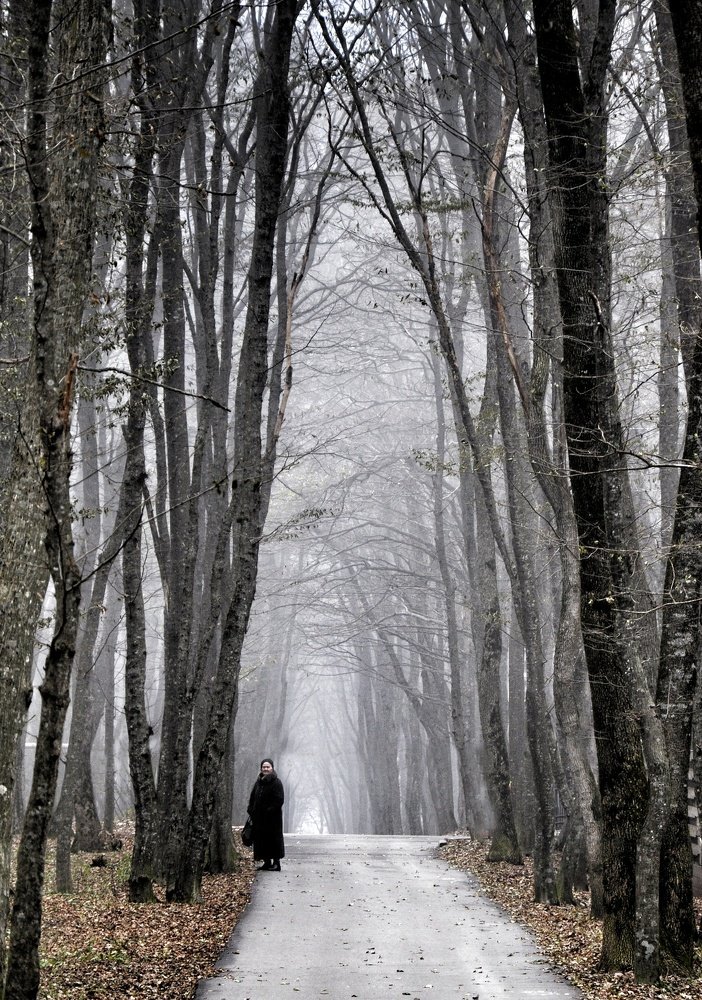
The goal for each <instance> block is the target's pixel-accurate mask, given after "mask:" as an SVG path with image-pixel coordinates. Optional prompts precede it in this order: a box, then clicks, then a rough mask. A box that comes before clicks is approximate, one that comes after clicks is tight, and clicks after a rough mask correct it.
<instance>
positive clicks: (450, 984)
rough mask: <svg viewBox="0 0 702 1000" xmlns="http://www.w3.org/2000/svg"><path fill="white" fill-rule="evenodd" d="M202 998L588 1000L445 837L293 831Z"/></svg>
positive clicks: (257, 887) (261, 879)
mask: <svg viewBox="0 0 702 1000" xmlns="http://www.w3.org/2000/svg"><path fill="white" fill-rule="evenodd" d="M285 844H286V851H287V857H286V858H285V859H284V860H283V861H282V868H283V870H282V871H281V872H280V873H278V872H260V873H259V874H258V875H257V876H256V882H255V884H254V887H253V895H252V899H251V902H250V903H249V905H248V907H247V908H246V911H245V912H244V915H243V917H242V918H241V919H240V920H239V922H238V924H237V926H236V928H235V930H234V933H233V934H232V937H231V939H230V941H229V944H228V946H227V948H226V949H225V951H224V953H223V955H222V956H221V958H220V960H219V962H218V964H217V974H216V975H215V977H214V978H211V979H207V980H203V981H202V982H201V983H200V985H199V987H198V990H197V993H196V1000H294V998H296V997H300V998H301V1000H303V998H304V1000H312V998H316V997H327V998H331V1000H352V998H354V997H356V998H358V1000H384V998H388V1000H395V998H398V1000H399V998H406V997H409V998H410V1000H454V998H455V1000H475V998H478V1000H503V998H507V997H509V1000H537V998H550V1000H580V998H581V997H582V994H581V993H580V992H579V991H578V990H576V989H575V988H574V987H572V986H570V985H568V984H567V983H566V982H565V981H564V980H563V979H562V978H561V977H559V976H558V975H557V974H556V973H555V972H553V971H551V970H550V969H549V967H548V963H547V962H546V960H545V959H544V957H543V955H541V954H539V952H538V949H537V947H536V945H535V943H534V941H533V939H532V938H531V936H530V935H529V934H528V933H527V932H526V931H525V930H524V929H522V928H521V927H520V926H519V925H518V924H515V923H513V922H512V921H511V919H510V918H509V917H508V916H507V915H506V914H505V913H504V911H502V910H501V909H500V908H499V907H497V906H496V905H495V904H493V903H491V902H489V901H488V900H486V899H485V898H484V897H483V896H481V895H480V894H479V891H478V885H477V883H476V881H475V880H474V879H473V878H472V877H471V876H469V875H466V874H465V873H463V872H459V871H457V870H456V869H454V868H451V867H449V865H447V864H446V863H445V862H443V861H441V860H440V859H439V858H437V857H436V856H435V854H436V847H437V845H438V839H437V838H435V837H336V836H335V837H332V836H328V837H326V836H317V837H315V836H304V837H303V836H299V837H298V836H290V835H289V836H287V837H286V839H285Z"/></svg>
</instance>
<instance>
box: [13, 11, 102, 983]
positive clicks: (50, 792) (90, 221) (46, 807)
mask: <svg viewBox="0 0 702 1000" xmlns="http://www.w3.org/2000/svg"><path fill="white" fill-rule="evenodd" d="M58 13H60V14H62V15H63V18H61V17H58V15H57V17H58V23H60V24H61V33H60V35H59V38H58V45H57V51H58V55H57V58H58V66H55V67H53V70H54V71H58V72H59V73H61V74H64V75H65V77H66V78H67V79H68V80H71V79H72V77H73V75H74V71H75V67H76V66H78V65H83V64H84V63H87V64H88V65H90V66H101V65H102V63H103V61H104V56H105V51H106V34H107V33H106V24H105V22H104V14H105V10H104V6H103V5H102V4H101V3H99V2H96V0H85V2H82V3H79V4H78V5H77V6H74V7H72V8H71V9H70V11H69V10H61V11H59V12H58ZM51 17H52V5H51V3H50V2H48V0H38V2H37V3H35V5H34V8H33V11H32V16H31V18H30V30H31V34H30V40H29V49H28V71H29V77H28V79H29V102H30V112H29V120H28V137H27V152H28V162H29V170H30V186H31V193H32V260H33V280H34V323H33V329H32V346H31V354H30V371H31V373H32V396H33V398H34V400H35V403H34V406H36V409H37V411H38V418H39V419H38V428H39V433H38V437H37V441H38V444H39V448H38V450H37V453H36V454H35V456H34V459H35V461H36V463H37V466H38V467H39V468H41V469H42V483H41V485H42V491H43V497H44V517H45V537H46V552H47V555H48V559H49V569H50V572H51V576H52V579H53V583H54V590H55V593H56V620H55V626H54V635H53V638H52V642H51V646H50V649H49V653H48V656H47V659H46V664H45V668H44V680H43V682H42V685H41V688H40V690H41V695H42V712H41V722H40V728H39V735H38V738H37V749H36V757H35V765H34V778H33V782H32V790H31V793H30V797H29V804H28V807H27V815H26V818H25V823H24V828H23V831H22V837H21V840H20V846H19V851H18V859H17V882H16V887H15V900H14V905H13V909H12V919H11V932H10V949H9V956H8V965H7V979H6V983H5V997H7V998H12V1000H20V998H21V1000H29V998H34V997H35V996H36V995H37V991H38V988H39V939H40V934H41V892H42V885H43V881H44V857H45V848H46V837H47V831H48V825H49V820H50V818H51V810H52V808H53V803H54V795H55V791H56V782H57V776H58V763H59V755H60V748H61V739H62V734H63V725H64V720H65V715H66V709H67V707H68V699H69V683H70V674H71V667H72V664H73V657H74V654H75V647H76V636H77V630H78V608H79V604H80V572H79V569H78V566H77V563H76V561H75V558H74V554H73V535H72V522H71V497H70V491H69V482H70V472H71V450H70V427H71V411H72V395H73V388H74V382H75V375H76V367H77V361H78V358H77V353H76V352H77V348H78V343H79V331H80V324H81V318H82V315H83V309H84V304H85V300H86V297H87V294H88V284H89V279H90V270H91V262H92V245H93V239H94V233H95V226H96V203H97V191H98V183H97V178H98V164H99V155H100V148H101V144H102V136H103V123H102V101H101V86H102V82H101V80H100V77H99V75H98V76H96V78H95V80H94V84H93V86H92V87H91V89H90V93H89V94H88V93H87V92H86V90H85V88H84V87H82V86H81V85H80V84H78V85H73V86H67V87H66V88H65V90H64V92H63V93H62V94H61V95H60V96H59V97H57V98H55V101H56V104H55V110H54V132H53V135H52V139H53V141H54V142H57V141H58V144H59V148H60V147H61V146H63V149H62V151H61V153H59V154H56V155H57V156H58V159H57V161H55V162H53V163H52V164H51V172H49V161H48V155H47V152H48V148H49V147H48V141H47V140H48V135H47V118H48V111H49V108H48V95H49V83H50V80H51V78H52V75H53V74H52V67H51V66H50V49H49V30H50V25H51ZM77 137H79V138H77Z"/></svg>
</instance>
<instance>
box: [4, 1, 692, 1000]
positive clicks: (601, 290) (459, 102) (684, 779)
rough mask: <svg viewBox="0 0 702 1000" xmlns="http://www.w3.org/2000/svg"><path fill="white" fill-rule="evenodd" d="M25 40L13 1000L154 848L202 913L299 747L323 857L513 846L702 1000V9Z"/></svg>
mask: <svg viewBox="0 0 702 1000" xmlns="http://www.w3.org/2000/svg"><path fill="white" fill-rule="evenodd" d="M0 32H1V33H2V46H0V59H2V73H1V74H0V101H1V106H2V111H3V126H4V127H3V129H2V132H0V158H1V166H2V169H1V171H0V257H1V260H2V268H1V269H0V276H1V281H0V341H1V346H0V441H1V446H0V529H1V530H0V702H1V704H2V710H1V712H0V995H1V996H2V997H4V998H13V1000H19V998H23V1000H24V998H30V997H35V996H36V994H37V990H38V985H39V956H38V947H39V940H40V930H41V893H42V886H43V884H44V881H45V879H46V878H51V879H55V881H56V885H57V888H58V889H59V891H64V892H70V891H71V887H72V876H71V855H72V852H74V851H77V850H104V849H105V848H109V846H110V844H111V842H112V840H113V839H114V837H115V836H116V835H117V833H118V831H119V826H118V824H119V823H120V822H122V821H124V820H127V821H129V822H130V823H132V824H133V831H134V846H133V852H132V863H131V873H130V879H129V893H130V898H131V899H132V900H133V901H134V902H140V903H144V904H148V903H149V902H150V901H152V900H153V899H154V898H155V897H154V885H155V884H156V883H158V884H162V885H164V886H165V891H166V897H167V899H168V901H169V902H171V903H173V904H177V903H178V902H186V901H193V900H197V898H198V895H199V892H200V884H201V879H202V875H203V873H204V872H205V871H206V870H210V871H226V870H230V869H231V867H232V866H233V865H235V864H236V856H235V852H234V846H233V840H232V824H233V823H234V824H236V823H240V822H242V821H243V818H244V814H245V804H246V801H247V798H248V792H249V790H250V785H251V783H252V781H253V779H254V777H255V775H256V772H257V768H258V763H259V761H260V759H261V758H262V757H263V756H264V755H268V754H270V755H272V756H273V758H274V759H275V761H276V764H277V765H278V767H279V770H280V773H281V775H282V777H283V778H284V780H285V783H286V789H287V791H288V801H287V803H286V819H287V828H288V829H291V830H292V829H296V830H305V831H318V832H347V833H355V832H357V833H382V834H392V833H397V834H399V833H404V834H427V833H446V832H450V831H453V830H456V829H467V830H468V831H469V833H470V834H471V835H473V836H475V837H487V838H489V839H490V845H491V846H490V857H491V858H492V860H495V861H497V860H506V861H509V862H512V863H514V864H519V863H521V860H522V858H523V856H524V854H525V853H529V854H532V855H533V858H534V870H535V876H534V898H535V900H536V901H538V902H544V903H549V904H553V905H558V904H560V905H567V904H569V903H572V901H573V891H574V889H575V888H577V887H583V886H587V887H588V888H589V889H590V894H591V895H590V899H591V907H592V911H593V913H594V914H595V915H596V916H598V917H601V918H602V921H603V932H604V933H603V946H602V956H601V963H602V966H603V968H605V969H608V970H612V969H627V968H632V967H633V968H634V970H635V972H636V974H637V977H638V978H639V980H641V981H655V980H656V979H657V978H658V977H659V976H660V974H661V970H662V969H663V968H664V967H665V964H666V963H673V964H674V965H675V967H676V968H679V969H686V970H691V969H692V963H693V945H694V940H695V937H696V933H697V929H696V927H695V919H694V912H693V905H692V902H693V901H692V863H693V853H692V843H691V838H690V830H689V827H688V793H689V786H690V784H691V783H692V784H693V785H694V784H697V783H698V779H699V778H702V763H701V761H702V750H700V747H702V711H701V707H702V699H701V698H700V690H699V687H698V685H697V661H698V656H699V650H700V599H701V594H700V586H701V584H702V554H701V553H700V547H699V538H700V537H702V506H701V505H702V470H701V465H700V463H701V462H702V454H700V451H701V450H702V399H701V392H702V385H701V382H702V338H701V337H700V336H699V333H700V324H701V322H702V279H701V275H700V245H701V236H700V226H699V219H700V206H702V76H701V75H700V70H699V68H698V67H699V61H698V53H699V51H700V44H701V43H702V11H701V10H700V9H699V5H698V4H696V3H694V2H692V0H687V2H683V0H681V2H672V3H671V4H670V5H667V4H666V3H664V2H663V0H631V2H627V3H624V2H617V0H575V2H572V0H489V2H488V0H413V2H400V0H394V2H388V0H307V2H300V0H261V2H260V3H254V4H244V3H241V2H225V0H112V2H111V3H110V2H108V0H72V2H70V3H68V2H67V0H31V2H29V3H26V2H20V0H1V2H0ZM698 771H699V772H700V773H699V774H698ZM14 835H17V836H18V837H19V847H18V851H17V866H16V877H15V879H14V883H13V882H12V879H11V874H10V863H11V858H12V851H13V836H14ZM49 837H55V838H56V846H57V849H56V865H55V871H54V870H52V871H46V863H45V858H46V846H47V840H48V838H49ZM11 889H13V891H12V892H11Z"/></svg>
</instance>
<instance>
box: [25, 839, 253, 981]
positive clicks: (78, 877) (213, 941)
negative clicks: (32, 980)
mask: <svg viewBox="0 0 702 1000" xmlns="http://www.w3.org/2000/svg"><path fill="white" fill-rule="evenodd" d="M130 850H131V842H130V839H129V838H128V837H126V836H125V837H124V847H123V848H122V850H120V851H114V852H105V853H104V854H102V855H100V857H102V858H104V860H105V862H106V864H105V865H104V866H103V867H94V866H93V859H94V858H95V857H96V855H93V854H74V855H73V883H74V892H73V893H72V894H71V895H60V894H59V893H57V892H56V891H55V890H54V889H53V885H52V883H53V852H50V854H49V858H48V864H47V880H46V890H45V894H44V904H43V915H42V939H41V988H40V992H39V997H40V1000H104V998H108V997H109V998H110V1000H153V998H156V997H158V998H159V1000H191V998H192V997H193V996H194V994H195V988H196V986H197V983H198V980H200V979H202V978H204V977H206V976H207V975H209V974H211V973H212V971H213V969H214V964H215V962H216V960H217V959H218V958H219V956H220V954H221V952H222V950H223V949H224V946H225V944H226V943H227V940H228V939H229V935H230V934H231V932H232V928H233V927H234V925H235V923H236V922H237V920H238V919H239V917H240V915H241V913H242V912H243V910H244V908H245V906H246V904H247V903H248V901H249V897H250V895H251V883H252V881H253V877H254V876H253V873H254V865H253V861H252V860H251V852H250V851H243V852H242V855H241V859H240V862H239V871H237V872H235V873H233V874H231V875H206V876H205V878H204V880H203V887H202V888H203V901H202V903H198V904H194V905H173V904H166V903H165V902H164V901H163V899H162V898H161V900H160V901H159V902H157V903H155V904H154V905H150V904H145V903H130V902H129V901H128V900H127V879H128V877H129V862H130ZM156 893H157V895H159V889H158V888H157V889H156Z"/></svg>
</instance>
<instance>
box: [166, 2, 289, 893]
mask: <svg viewBox="0 0 702 1000" xmlns="http://www.w3.org/2000/svg"><path fill="white" fill-rule="evenodd" d="M296 16H297V3H296V0H283V2H280V3H277V4H276V5H275V13H274V16H273V23H272V26H271V29H270V34H269V36H268V39H267V41H266V47H265V49H264V52H263V53H262V58H261V72H260V76H259V80H258V83H257V88H256V96H255V98H254V99H255V102H256V104H257V118H256V130H257V140H256V223H255V230H254V242H253V249H252V254H251V264H250V269H249V280H248V288H249V301H248V307H247V315H246V323H245V327H244V339H243V343H242V348H241V355H240V360H239V376H238V378H237V388H236V398H235V445H234V476H233V485H232V493H233V497H234V507H235V512H236V513H235V518H234V523H235V524H236V541H235V548H234V577H235V579H234V587H233V596H232V600H231V603H230V606H229V608H228V611H227V615H226V618H225V623H224V628H223V633H222V646H221V653H220V661H219V666H218V671H217V676H216V678H215V681H214V684H213V690H212V698H211V702H210V712H209V718H208V727H207V732H206V735H205V739H204V741H203V745H202V748H201V750H200V753H199V755H198V760H197V764H196V768H195V778H194V783H193V799H192V804H191V808H190V814H189V818H188V829H187V834H186V837H185V842H184V844H183V850H182V852H181V855H180V862H179V868H178V872H177V877H176V886H175V893H174V895H175V898H176V899H179V900H184V901H185V900H190V899H195V898H197V897H198V896H199V894H200V883H201V877H202V871H203V865H204V860H205V852H206V848H207V842H208V840H209V835H210V829H211V823H212V810H213V807H214V798H215V794H216V782H217V774H218V770H219V767H220V764H221V761H222V757H223V755H224V753H225V751H226V746H227V734H228V732H229V724H230V720H231V718H232V713H233V709H234V705H235V703H236V696H237V688H238V679H239V669H240V666H241V650H242V646H243V642H244V638H245V635H246V628H247V625H248V620H249V614H250V611H251V605H252V603H253V598H254V594H255V590H256V574H257V567H258V548H259V543H260V530H261V524H260V516H261V458H262V453H261V420H262V416H263V397H264V392H265V387H266V381H267V368H268V320H269V312H270V289H271V281H272V276H273V263H274V253H273V248H274V242H275V229H276V221H277V216H278V210H279V207H280V199H281V194H282V184H283V177H284V172H285V155H286V147H287V134H288V121H289V97H288V80H287V76H288V66H289V59H290V47H291V43H292V33H293V28H294V24H295V18H296Z"/></svg>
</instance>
